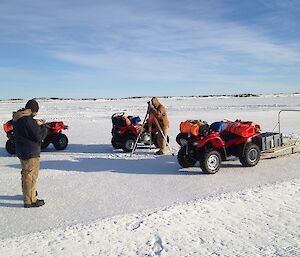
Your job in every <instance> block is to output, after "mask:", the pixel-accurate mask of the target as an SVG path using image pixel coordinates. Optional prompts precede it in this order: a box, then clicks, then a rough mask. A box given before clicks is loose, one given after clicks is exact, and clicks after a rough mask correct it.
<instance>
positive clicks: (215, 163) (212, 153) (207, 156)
mask: <svg viewBox="0 0 300 257" xmlns="http://www.w3.org/2000/svg"><path fill="white" fill-rule="evenodd" d="M221 163H222V157H221V155H220V153H219V152H218V151H216V150H214V149H211V150H209V151H207V152H205V153H204V154H203V156H202V157H201V159H200V168H201V170H202V171H203V172H204V173H207V174H215V173H216V172H218V170H219V169H220V167H221Z"/></svg>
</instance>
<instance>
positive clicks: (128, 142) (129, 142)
mask: <svg viewBox="0 0 300 257" xmlns="http://www.w3.org/2000/svg"><path fill="white" fill-rule="evenodd" d="M135 141H136V137H134V136H132V135H127V136H125V138H124V139H123V143H122V149H123V151H124V152H131V151H132V150H133V147H134V144H135Z"/></svg>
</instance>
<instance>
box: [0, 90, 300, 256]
mask: <svg viewBox="0 0 300 257" xmlns="http://www.w3.org/2000/svg"><path fill="white" fill-rule="evenodd" d="M148 100H149V99H146V98H145V99H143V98H142V99H123V100H111V101H109V100H97V101H75V100H70V101H68V100H64V101H50V100H45V101H40V112H39V115H38V117H39V118H43V119H46V121H54V120H57V121H58V120H63V121H64V122H65V123H66V124H67V125H69V126H70V128H69V130H67V131H65V134H66V135H67V136H68V138H69V146H68V148H67V149H66V150H65V151H56V150H55V149H54V148H53V147H52V146H50V147H49V148H48V149H47V150H45V151H43V152H42V155H41V171H40V176H39V180H38V184H37V185H38V192H39V197H40V198H42V199H45V202H46V205H45V206H43V207H41V208H36V209H24V208H23V202H22V191H21V184H20V182H21V181H20V177H21V176H20V164H19V161H18V159H17V158H16V157H14V156H10V155H9V154H8V153H7V152H6V151H5V148H4V146H5V142H6V135H5V133H4V132H3V131H1V133H0V134H1V135H0V136H1V137H0V145H1V147H0V183H1V186H0V256H299V255H300V243H299V242H300V232H299V231H300V225H299V220H300V201H299V200H300V198H299V194H300V175H299V174H300V173H299V167H300V158H299V157H300V155H299V154H298V153H295V154H292V155H284V156H280V157H278V158H269V157H266V156H265V157H263V158H262V160H261V161H260V162H259V163H258V165H257V166H255V167H252V168H244V167H242V166H241V165H240V163H239V161H238V160H236V159H235V158H232V159H230V160H229V161H227V162H224V163H223V165H222V168H221V169H220V171H219V172H218V173H216V174H215V175H204V174H203V173H201V171H200V168H199V165H198V164H197V165H196V166H195V167H194V168H188V169H182V168H181V167H180V166H179V165H178V163H177V159H176V157H173V156H171V155H170V154H168V155H167V156H154V155H153V153H154V151H155V150H154V149H149V148H148V147H145V146H143V147H142V146H139V148H138V149H137V152H136V154H135V155H134V156H133V157H130V155H129V154H127V153H123V152H122V151H120V150H114V149H113V148H112V147H111V145H110V139H111V134H110V131H111V127H112V125H111V115H112V114H113V113H115V112H122V111H124V112H126V114H133V115H139V116H140V117H141V119H143V118H144V116H145V112H146V109H147V101H148ZM162 102H163V104H164V105H165V106H166V107H167V110H168V113H169V118H170V121H171V126H170V138H171V142H170V144H171V147H172V148H173V149H174V150H175V151H176V150H178V146H177V145H176V142H175V137H176V135H177V133H178V132H179V122H180V121H184V120H186V119H202V120H206V121H207V122H208V123H212V122H213V121H218V120H222V119H224V118H227V119H232V120H235V119H242V120H253V121H255V122H257V123H259V124H260V125H261V127H262V130H263V131H272V130H273V129H274V127H275V125H276V123H277V119H278V116H277V115H278V112H279V111H280V110H281V109H300V96H299V95H282V96H265V97H264V96H261V97H248V98H233V97H218V98H214V97H209V98H196V97H191V98H183V97H178V98H168V99H162ZM24 104H25V102H23V101H3V102H0V122H1V124H2V123H4V122H6V121H7V120H9V119H10V118H11V113H12V111H15V110H18V109H19V108H21V107H23V106H24ZM277 129H278V128H276V130H277ZM281 131H282V132H283V133H284V134H285V135H292V136H297V135H299V134H300V113H299V112H286V113H282V115H281Z"/></svg>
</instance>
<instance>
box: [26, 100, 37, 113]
mask: <svg viewBox="0 0 300 257" xmlns="http://www.w3.org/2000/svg"><path fill="white" fill-rule="evenodd" d="M25 109H31V111H32V112H38V111H39V104H38V103H37V101H35V100H34V99H31V100H29V101H28V102H27V103H26V105H25Z"/></svg>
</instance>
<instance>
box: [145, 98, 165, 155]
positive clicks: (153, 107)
mask: <svg viewBox="0 0 300 257" xmlns="http://www.w3.org/2000/svg"><path fill="white" fill-rule="evenodd" d="M149 112H150V114H152V115H153V116H154V117H155V118H156V120H157V122H158V124H159V125H160V127H161V130H162V132H163V134H164V135H162V133H161V131H159V132H158V135H157V143H158V145H159V147H160V150H159V151H157V152H156V153H155V154H156V155H165V154H166V152H167V142H166V140H165V139H166V138H167V137H168V128H169V119H168V116H167V111H166V108H165V107H164V106H163V105H162V104H161V103H160V101H159V100H158V99H157V98H156V97H152V99H151V102H150V108H149Z"/></svg>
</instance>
